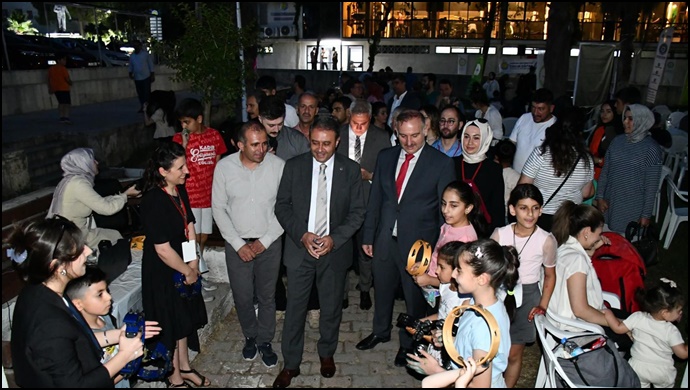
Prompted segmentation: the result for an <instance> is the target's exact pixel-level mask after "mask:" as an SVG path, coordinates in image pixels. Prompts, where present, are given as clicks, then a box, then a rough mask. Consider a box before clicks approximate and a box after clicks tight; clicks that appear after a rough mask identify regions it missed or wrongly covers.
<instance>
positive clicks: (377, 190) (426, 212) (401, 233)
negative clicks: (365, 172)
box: [357, 110, 455, 367]
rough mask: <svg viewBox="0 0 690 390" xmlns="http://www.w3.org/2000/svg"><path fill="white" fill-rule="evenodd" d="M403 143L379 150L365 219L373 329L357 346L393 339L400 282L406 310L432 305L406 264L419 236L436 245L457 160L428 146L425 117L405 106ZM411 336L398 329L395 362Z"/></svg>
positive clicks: (415, 312) (418, 312) (402, 361)
mask: <svg viewBox="0 0 690 390" xmlns="http://www.w3.org/2000/svg"><path fill="white" fill-rule="evenodd" d="M397 122H398V137H399V140H400V145H398V146H394V147H391V148H388V149H384V150H382V151H381V152H380V153H379V156H378V160H377V161H376V169H375V170H374V180H373V182H372V185H371V193H370V195H369V203H368V205H367V214H366V218H365V221H364V226H363V227H362V230H363V243H364V245H363V246H362V248H363V250H364V253H366V254H367V255H369V256H371V257H373V258H374V261H373V270H374V326H373V332H372V333H371V334H370V335H369V336H368V337H366V338H365V339H364V340H362V341H360V342H359V343H358V344H357V349H360V350H365V349H371V348H374V347H375V346H376V345H377V344H378V343H381V342H387V341H390V339H391V329H392V325H391V324H392V317H393V304H394V301H395V292H396V289H397V287H398V285H399V284H400V283H402V288H403V293H404V295H405V303H406V306H407V314H408V315H410V316H411V317H412V318H421V317H424V316H425V315H426V311H427V308H428V304H427V303H426V302H425V300H424V296H423V295H422V291H421V289H420V288H419V286H417V285H416V284H415V282H414V280H413V279H412V276H410V275H409V274H408V273H407V271H406V270H405V266H406V263H407V256H408V253H409V251H410V248H411V247H412V244H413V243H414V242H415V241H416V240H419V239H421V240H424V241H427V242H428V243H429V244H431V247H432V248H433V247H434V246H435V245H436V240H437V239H438V235H439V230H440V227H441V224H442V223H443V217H442V215H441V207H440V199H441V196H442V194H443V190H444V189H445V187H446V185H448V183H450V182H451V181H453V180H455V166H454V165H453V160H452V159H451V158H450V157H448V156H446V155H444V154H443V153H441V152H439V151H438V150H436V149H434V148H432V147H431V146H429V145H428V144H427V143H426V142H425V140H424V138H425V136H426V134H425V132H424V118H423V117H422V115H421V113H419V111H417V110H405V111H403V112H402V113H400V115H398V118H397ZM412 348H413V340H412V337H411V336H410V334H409V333H407V331H406V330H405V329H400V348H399V350H398V353H397V355H396V357H395V365H396V366H398V367H404V366H405V365H406V357H407V353H409V352H411V351H412Z"/></svg>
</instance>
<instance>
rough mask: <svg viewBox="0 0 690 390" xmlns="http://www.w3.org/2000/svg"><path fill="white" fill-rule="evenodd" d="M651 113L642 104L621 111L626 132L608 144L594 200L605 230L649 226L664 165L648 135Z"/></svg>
mask: <svg viewBox="0 0 690 390" xmlns="http://www.w3.org/2000/svg"><path fill="white" fill-rule="evenodd" d="M653 125H654V114H653V113H652V111H651V110H650V109H649V108H647V107H646V106H643V105H641V104H630V105H627V106H626V107H625V110H624V111H623V127H624V129H625V133H624V134H621V135H619V136H617V137H616V138H614V139H613V141H611V144H610V145H609V148H608V150H607V151H606V155H605V157H604V159H605V160H606V164H604V167H603V168H602V170H601V175H600V176H599V182H598V187H597V195H596V198H595V201H596V204H597V207H598V208H599V210H601V212H603V213H604V218H605V220H606V225H607V226H608V229H610V230H612V231H614V232H619V233H621V234H624V233H625V228H626V227H627V226H628V223H630V222H639V223H640V225H641V226H647V225H649V222H650V220H651V217H652V212H653V209H654V198H655V196H656V191H657V188H658V185H659V176H660V175H661V166H662V164H663V161H662V154H661V147H660V146H659V144H657V143H656V141H654V139H652V137H651V136H650V132H649V130H650V128H651V127H652V126H653Z"/></svg>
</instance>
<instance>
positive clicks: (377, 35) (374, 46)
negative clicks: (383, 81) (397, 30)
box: [367, 1, 395, 72]
mask: <svg viewBox="0 0 690 390" xmlns="http://www.w3.org/2000/svg"><path fill="white" fill-rule="evenodd" d="M394 4H395V2H393V1H387V2H385V3H384V7H385V8H384V11H383V15H382V17H381V20H379V24H378V26H377V27H376V31H374V36H373V37H371V38H368V39H367V40H368V41H369V67H368V68H367V72H373V71H374V59H375V57H376V54H378V53H379V43H381V36H382V35H383V32H384V31H385V30H386V24H388V17H389V16H390V14H391V11H393V5H394Z"/></svg>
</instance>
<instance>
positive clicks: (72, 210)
mask: <svg viewBox="0 0 690 390" xmlns="http://www.w3.org/2000/svg"><path fill="white" fill-rule="evenodd" d="M60 167H61V168H62V180H61V181H60V182H59V183H58V185H57V187H55V192H54V193H53V201H52V202H51V204H50V208H49V209H48V218H50V217H52V216H53V215H55V214H59V215H61V216H63V217H65V218H67V219H69V220H70V221H72V222H74V224H75V225H77V227H78V228H79V229H81V230H82V231H83V232H84V235H85V238H86V240H85V241H86V245H87V246H88V247H89V248H98V243H100V242H101V241H102V240H109V241H110V242H111V244H115V243H116V242H117V240H119V239H120V238H122V234H120V232H119V231H117V230H114V229H104V228H98V227H96V224H95V222H94V221H93V213H94V212H96V213H98V214H101V215H113V214H115V213H117V212H118V211H120V210H122V208H123V207H125V203H127V197H130V196H131V197H134V196H137V195H139V194H140V191H138V190H137V189H136V188H135V186H134V185H132V186H131V187H129V188H127V190H125V191H124V192H122V193H120V194H117V195H110V196H105V197H103V196H101V195H99V194H98V193H97V192H96V191H95V190H94V188H93V186H94V181H95V179H96V175H97V174H98V162H97V161H96V158H95V157H94V154H93V150H92V149H90V148H77V149H74V150H72V151H70V152H68V153H67V154H65V155H64V156H63V157H62V160H61V161H60Z"/></svg>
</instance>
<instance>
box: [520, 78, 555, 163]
mask: <svg viewBox="0 0 690 390" xmlns="http://www.w3.org/2000/svg"><path fill="white" fill-rule="evenodd" d="M553 109H554V104H553V93H552V92H551V91H550V90H548V89H546V88H540V89H538V90H536V91H534V94H533V95H532V104H531V105H530V112H526V113H524V114H522V115H521V116H520V118H518V120H517V122H515V127H513V131H512V132H511V133H510V140H511V141H513V143H514V144H515V147H516V150H515V157H513V169H515V170H516V171H518V172H522V167H523V166H524V165H525V162H526V161H527V158H528V157H529V155H530V154H531V153H532V151H533V150H534V148H536V147H537V146H540V145H541V144H542V143H543V142H544V137H546V129H547V128H549V126H551V125H552V124H554V123H556V117H555V116H554V115H553Z"/></svg>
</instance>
